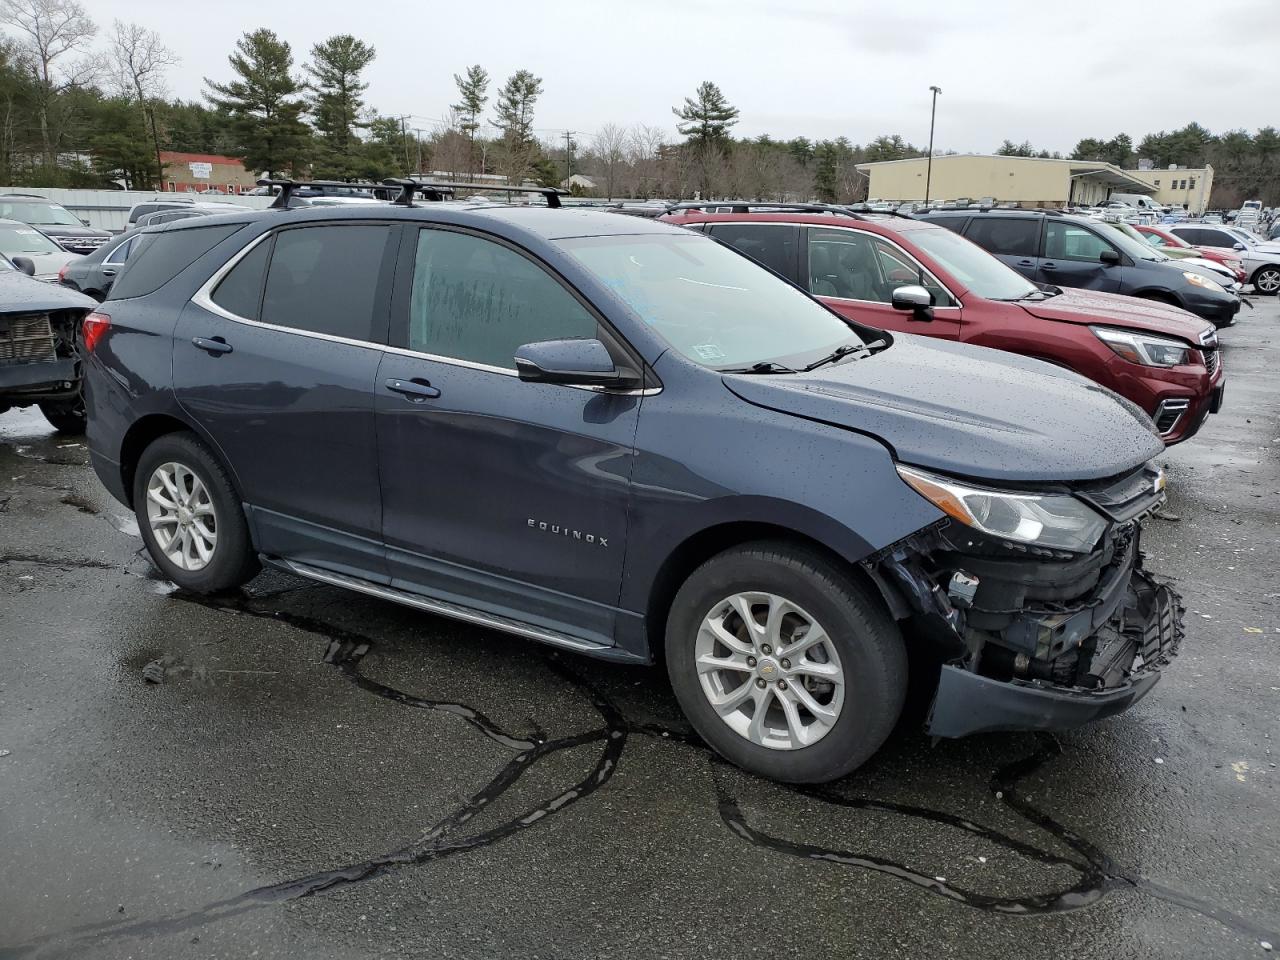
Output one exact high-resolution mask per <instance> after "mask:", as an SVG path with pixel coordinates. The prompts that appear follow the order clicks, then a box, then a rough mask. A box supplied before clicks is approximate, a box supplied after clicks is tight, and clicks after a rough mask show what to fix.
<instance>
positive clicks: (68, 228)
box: [36, 223, 111, 237]
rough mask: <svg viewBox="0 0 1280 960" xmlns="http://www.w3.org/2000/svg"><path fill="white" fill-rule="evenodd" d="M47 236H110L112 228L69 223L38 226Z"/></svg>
mask: <svg viewBox="0 0 1280 960" xmlns="http://www.w3.org/2000/svg"><path fill="white" fill-rule="evenodd" d="M36 229H37V230H39V231H40V232H41V233H43V234H44V235H45V236H46V237H109V236H111V231H110V230H99V229H97V228H96V227H82V226H72V225H71V224H69V223H42V224H40V225H39V226H37V227H36Z"/></svg>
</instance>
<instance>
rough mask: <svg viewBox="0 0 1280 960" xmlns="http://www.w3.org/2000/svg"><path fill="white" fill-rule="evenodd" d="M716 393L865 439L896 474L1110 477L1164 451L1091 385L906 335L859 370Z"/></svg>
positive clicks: (831, 370) (1021, 360) (1027, 363)
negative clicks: (918, 470) (893, 464)
mask: <svg viewBox="0 0 1280 960" xmlns="http://www.w3.org/2000/svg"><path fill="white" fill-rule="evenodd" d="M724 383H725V385H726V386H727V387H728V388H729V389H730V390H731V391H733V393H735V394H736V395H737V396H739V397H741V398H742V399H743V400H745V401H747V402H748V403H752V404H755V405H757V406H760V407H766V408H768V409H770V410H777V411H780V412H782V413H788V414H792V415H794V416H799V417H805V418H806V419H809V420H817V421H821V422H824V423H831V424H834V425H836V426H840V427H845V428H846V429H849V430H856V431H858V432H859V433H865V434H867V435H869V436H872V437H875V438H876V439H878V440H880V441H881V442H882V443H884V444H885V445H886V446H888V447H890V448H891V449H892V450H893V452H894V455H895V457H896V458H897V459H898V460H899V461H901V462H902V463H908V464H915V465H917V466H921V467H926V468H928V469H932V470H937V471H939V472H942V473H950V474H954V475H957V476H966V477H972V478H976V479H982V480H991V481H996V482H997V483H999V482H1004V483H1041V482H1063V481H1073V480H1096V479H1099V478H1102V477H1112V476H1116V475H1117V474H1121V473H1125V472H1126V471H1129V470H1132V469H1134V468H1136V467H1138V466H1140V465H1141V464H1143V463H1145V462H1146V461H1148V460H1150V459H1151V458H1152V457H1154V456H1158V455H1159V454H1160V453H1162V452H1163V451H1164V443H1163V442H1162V441H1161V440H1160V438H1159V437H1158V436H1156V434H1155V432H1154V428H1153V427H1152V426H1151V421H1150V420H1148V419H1147V417H1146V415H1145V414H1143V413H1142V411H1141V410H1139V409H1138V408H1137V407H1136V406H1135V405H1134V404H1132V403H1130V402H1129V401H1128V400H1124V399H1122V398H1121V397H1119V396H1117V395H1116V394H1114V393H1112V392H1111V391H1110V390H1107V389H1105V388H1103V387H1100V386H1098V385H1097V384H1096V383H1094V382H1092V381H1091V380H1086V379H1085V378H1084V377H1081V376H1078V375H1077V374H1074V373H1071V372H1070V371H1067V370H1060V369H1058V368H1056V367H1053V366H1050V365H1049V364H1046V363H1042V362H1040V361H1039V360H1029V359H1027V358H1025V357H1019V356H1016V355H1015V354H1011V353H1004V352H998V351H995V350H988V349H987V348H985V347H972V346H969V345H967V344H960V343H950V342H947V341H942V340H931V339H927V338H924V337H918V336H914V335H911V334H895V335H894V343H893V345H892V346H891V347H889V348H888V349H887V350H882V351H880V352H879V353H877V354H875V355H874V356H872V357H869V358H867V359H865V360H851V361H845V362H844V363H840V364H836V365H835V366H828V367H822V368H820V369H818V370H814V371H812V372H811V373H800V374H783V375H775V376H744V375H734V374H726V375H725V377H724ZM851 495H853V492H851Z"/></svg>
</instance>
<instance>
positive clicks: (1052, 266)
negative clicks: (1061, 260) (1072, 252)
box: [1040, 261, 1058, 270]
mask: <svg viewBox="0 0 1280 960" xmlns="http://www.w3.org/2000/svg"><path fill="white" fill-rule="evenodd" d="M1040 269H1041V270H1057V269H1058V265H1057V264H1056V263H1053V262H1052V261H1050V262H1049V263H1042V264H1040Z"/></svg>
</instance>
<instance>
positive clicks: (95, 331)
mask: <svg viewBox="0 0 1280 960" xmlns="http://www.w3.org/2000/svg"><path fill="white" fill-rule="evenodd" d="M110 329H111V317H110V316H108V315H107V314H105V313H99V312H98V311H97V310H95V311H94V312H93V313H91V314H89V315H88V316H87V317H85V318H84V321H83V322H82V323H81V324H80V342H81V343H83V344H84V348H85V350H86V351H87V352H89V353H93V348H94V347H96V346H97V345H98V341H99V340H101V339H102V336H103V334H105V333H106V332H107V331H108V330H110Z"/></svg>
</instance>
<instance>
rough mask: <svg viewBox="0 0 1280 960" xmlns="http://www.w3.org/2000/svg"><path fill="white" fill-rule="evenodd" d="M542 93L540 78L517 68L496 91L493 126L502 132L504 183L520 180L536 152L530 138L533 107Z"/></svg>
mask: <svg viewBox="0 0 1280 960" xmlns="http://www.w3.org/2000/svg"><path fill="white" fill-rule="evenodd" d="M541 93H542V79H541V78H540V77H535V76H534V75H533V74H532V73H530V72H529V71H528V70H517V71H516V72H515V73H513V74H512V75H511V78H510V79H509V80H507V82H506V83H505V84H503V86H502V89H501V90H499V91H498V103H497V106H496V108H495V109H496V111H497V115H496V116H495V117H494V121H493V125H494V126H495V127H497V128H498V129H499V130H501V131H502V172H503V174H504V175H505V176H506V178H507V182H508V183H522V182H523V181H524V178H525V176H526V175H527V174H528V173H529V169H530V167H531V165H532V163H533V160H534V157H535V156H536V155H537V153H538V143H537V141H536V140H535V139H534V138H533V107H534V104H536V103H537V102H538V97H539V95H541Z"/></svg>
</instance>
